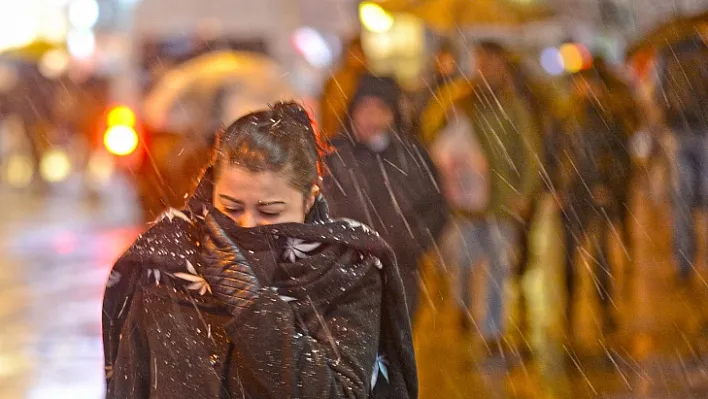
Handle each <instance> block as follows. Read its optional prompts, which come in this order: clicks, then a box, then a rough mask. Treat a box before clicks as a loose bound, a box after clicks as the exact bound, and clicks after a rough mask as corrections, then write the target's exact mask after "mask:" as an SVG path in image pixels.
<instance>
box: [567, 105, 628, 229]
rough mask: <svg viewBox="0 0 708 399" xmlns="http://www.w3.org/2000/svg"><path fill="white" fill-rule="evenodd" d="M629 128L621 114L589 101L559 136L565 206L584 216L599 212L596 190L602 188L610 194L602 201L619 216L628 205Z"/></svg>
mask: <svg viewBox="0 0 708 399" xmlns="http://www.w3.org/2000/svg"><path fill="white" fill-rule="evenodd" d="M625 129H626V128H625V125H624V121H623V120H622V115H621V114H612V113H608V112H603V110H601V109H600V108H599V107H598V106H594V105H592V104H587V106H585V107H581V109H580V110H579V112H577V113H576V114H575V115H574V116H573V117H572V118H570V120H569V122H568V123H567V126H566V131H565V132H564V133H561V134H559V135H558V137H557V143H556V147H557V148H556V149H555V152H556V154H557V155H558V157H559V161H558V163H559V166H558V169H557V170H556V172H555V173H556V177H555V179H554V180H555V183H556V188H557V189H558V190H559V191H560V193H562V198H563V199H564V203H563V204H562V205H563V206H564V208H565V209H567V210H570V209H572V210H573V213H576V214H579V215H581V219H582V216H584V215H585V214H587V213H596V212H597V210H596V209H595V208H596V205H597V204H596V199H595V198H594V197H593V190H595V189H598V188H602V189H604V190H606V191H607V192H608V193H609V194H610V198H608V199H607V203H604V204H602V207H603V209H604V211H605V212H607V213H608V215H609V216H610V217H615V216H617V215H618V214H619V213H620V212H621V210H622V208H623V207H624V205H625V204H624V203H623V202H624V201H625V200H626V197H627V193H628V191H629V185H630V178H631V167H632V160H631V157H630V154H629V151H628V139H629V136H630V134H631V132H628V131H626V130H625Z"/></svg>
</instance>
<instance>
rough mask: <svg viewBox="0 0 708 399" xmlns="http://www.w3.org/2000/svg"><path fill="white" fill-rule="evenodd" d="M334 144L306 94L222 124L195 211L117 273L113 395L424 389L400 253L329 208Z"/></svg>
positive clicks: (151, 238) (108, 334) (174, 220)
mask: <svg viewBox="0 0 708 399" xmlns="http://www.w3.org/2000/svg"><path fill="white" fill-rule="evenodd" d="M322 143H323V141H322V139H321V138H320V137H318V136H317V134H316V133H315V131H314V129H313V127H312V125H311V121H310V119H309V116H308V114H307V113H306V112H305V110H304V109H303V108H302V107H301V106H300V105H297V104H295V103H279V104H276V105H275V106H273V107H272V108H271V109H268V110H264V111H259V112H255V113H251V114H248V115H246V116H244V117H242V118H240V119H238V120H237V121H236V122H234V123H233V124H232V125H231V126H229V127H228V128H226V129H225V130H224V131H222V132H221V133H220V135H219V138H218V140H217V143H216V145H215V148H214V159H213V161H212V164H211V166H210V167H209V168H208V169H207V170H206V172H205V174H204V176H203V177H202V179H201V181H200V183H199V186H198V188H197V190H196V191H195V193H194V195H193V196H192V197H191V198H190V200H189V202H188V205H187V207H186V209H185V210H184V211H178V210H176V209H169V210H168V211H167V212H166V213H165V214H164V215H163V217H162V218H161V219H160V220H158V221H156V223H155V224H154V225H153V227H152V228H150V229H149V230H148V231H147V232H145V233H144V234H143V235H141V236H140V237H139V238H138V239H137V241H136V242H135V243H134V244H133V246H132V247H131V248H130V249H129V250H128V251H127V252H126V253H125V254H124V255H123V256H122V257H121V258H120V259H119V260H118V262H117V263H116V264H115V266H114V268H113V270H112V271H111V274H110V277H109V280H108V284H107V289H106V294H105V298H104V305H103V334H104V350H105V362H106V363H105V364H106V379H107V397H108V398H121V399H125V398H151V397H169V398H219V397H244V398H295V397H297V398H318V397H326V398H344V397H347V398H353V397H356V398H367V397H375V398H378V397H381V398H415V397H417V380H416V367H415V358H414V356H413V348H412V341H411V327H410V324H409V319H408V316H407V314H406V309H405V308H404V305H403V304H404V298H403V295H404V293H403V287H402V283H401V278H400V276H399V273H398V269H397V267H396V264H395V258H394V255H393V253H392V252H391V251H390V249H389V248H388V246H387V245H386V243H385V242H384V241H383V240H382V239H381V238H380V237H379V236H378V235H377V234H376V233H374V232H373V231H371V230H370V229H367V228H365V227H363V226H362V225H361V224H360V223H357V222H354V221H351V220H333V219H331V218H330V217H329V216H328V211H327V206H326V202H325V200H324V198H323V196H322V195H321V194H320V188H319V185H318V180H319V178H320V177H319V176H320V174H319V171H321V169H322V167H321V150H322V149H323V148H324V145H323V144H322Z"/></svg>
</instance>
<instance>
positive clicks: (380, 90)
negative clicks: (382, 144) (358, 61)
mask: <svg viewBox="0 0 708 399" xmlns="http://www.w3.org/2000/svg"><path fill="white" fill-rule="evenodd" d="M402 96H403V92H402V90H401V87H400V86H399V85H398V83H396V80H395V79H394V78H392V77H390V76H374V75H370V74H366V75H363V76H362V77H361V78H360V79H359V85H358V86H357V89H356V92H355V94H354V97H353V98H352V101H351V104H350V105H349V114H350V115H351V111H353V110H354V107H355V106H356V104H357V103H358V102H359V101H361V99H363V98H365V97H376V98H378V99H380V100H381V101H383V102H384V104H386V105H387V106H388V107H389V108H390V109H391V111H393V114H394V117H395V121H396V126H397V127H399V128H400V127H401V124H402V121H403V120H402V111H401V100H402Z"/></svg>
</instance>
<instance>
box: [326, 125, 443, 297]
mask: <svg viewBox="0 0 708 399" xmlns="http://www.w3.org/2000/svg"><path fill="white" fill-rule="evenodd" d="M333 145H334V147H335V149H336V152H334V153H333V154H331V155H329V156H328V157H327V160H326V163H327V166H328V168H329V171H328V172H329V173H328V174H327V175H326V176H325V184H324V187H325V193H326V196H327V198H328V201H329V204H330V207H331V210H332V214H333V215H335V216H341V217H347V218H352V219H355V220H361V221H362V222H364V223H366V224H368V225H369V226H372V227H373V228H374V229H375V230H376V231H378V232H379V233H380V234H381V236H382V237H383V238H384V239H385V240H386V242H388V243H389V244H390V245H391V247H392V248H393V250H394V253H395V254H396V257H397V259H398V265H399V268H400V270H401V275H402V277H403V281H404V285H405V287H406V294H408V296H409V299H408V301H409V308H411V301H415V299H414V296H415V295H416V292H415V291H416V290H417V281H416V278H415V276H416V274H415V271H416V270H417V264H418V261H419V259H420V257H421V255H422V254H423V252H425V251H426V250H427V249H428V248H429V247H431V246H432V244H433V242H434V240H435V239H437V238H438V236H439V235H440V234H441V232H442V230H443V227H444V226H445V223H446V221H447V213H448V212H447V206H446V204H445V200H444V199H443V196H442V194H441V193H440V189H439V186H438V182H437V172H436V170H435V167H434V165H433V163H432V161H431V160H430V158H429V157H428V154H427V153H426V151H425V149H423V148H422V146H421V145H419V144H418V143H417V141H416V140H415V139H414V138H412V137H406V136H403V135H396V134H393V133H392V134H391V135H390V144H389V145H388V147H387V148H386V149H385V150H383V151H382V152H379V153H377V152H374V151H372V150H371V149H369V148H368V147H367V146H365V145H363V144H361V143H358V142H356V141H354V140H350V139H349V138H348V137H345V136H340V137H338V138H337V139H335V140H333ZM411 309H412V308H411Z"/></svg>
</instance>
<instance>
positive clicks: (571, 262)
mask: <svg viewBox="0 0 708 399" xmlns="http://www.w3.org/2000/svg"><path fill="white" fill-rule="evenodd" d="M584 201H585V200H578V201H574V202H575V204H576V206H569V207H566V209H564V210H563V211H562V217H563V232H564V236H565V283H566V290H567V291H566V292H567V298H566V301H567V302H566V318H567V321H568V329H569V330H572V326H573V321H574V312H573V304H574V301H575V297H576V295H575V294H576V291H577V278H576V266H575V255H576V253H577V252H578V249H579V248H580V247H581V245H582V243H583V239H584V238H585V237H586V236H588V237H589V238H590V244H591V247H592V251H591V252H590V259H589V260H588V261H589V263H590V264H589V270H590V274H591V276H592V282H593V286H594V288H595V289H594V291H595V292H596V293H597V296H598V299H599V301H600V305H601V307H602V312H603V315H602V316H603V320H604V322H605V327H609V326H611V325H612V324H613V319H612V314H611V304H612V280H613V278H612V276H613V268H612V265H611V263H610V259H609V256H610V248H611V247H610V241H609V237H610V236H611V234H612V228H613V224H614V223H615V222H616V221H617V220H618V219H619V218H620V215H621V213H620V212H619V207H614V211H613V212H608V211H607V209H606V208H603V207H600V206H595V205H592V204H590V203H589V202H584ZM587 201H589V200H587Z"/></svg>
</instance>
